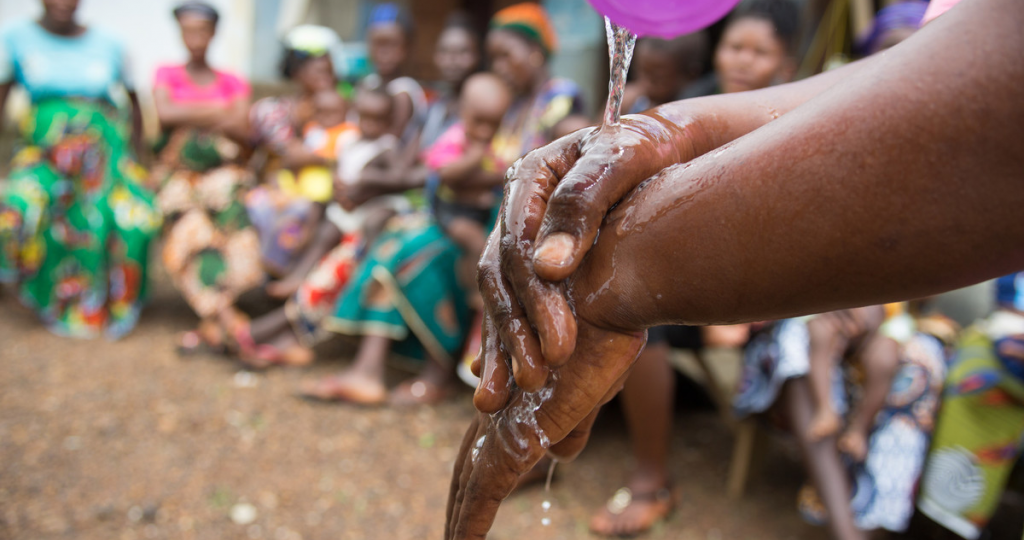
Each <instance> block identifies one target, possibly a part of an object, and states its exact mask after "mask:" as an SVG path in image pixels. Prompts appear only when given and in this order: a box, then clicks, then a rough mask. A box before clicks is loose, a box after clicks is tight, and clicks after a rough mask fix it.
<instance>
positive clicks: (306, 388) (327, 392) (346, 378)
mask: <svg viewBox="0 0 1024 540" xmlns="http://www.w3.org/2000/svg"><path fill="white" fill-rule="evenodd" d="M299 392H300V394H302V396H303V397H307V398H310V399H317V400H321V401H347V402H349V403H356V404H359V405H380V404H382V403H384V402H385V401H387V398H388V391H387V389H386V388H384V384H383V383H381V382H380V381H378V380H375V379H374V378H372V377H367V376H365V375H362V374H360V373H353V372H348V373H341V374H339V375H332V376H329V377H324V378H323V379H320V380H317V381H307V382H305V383H304V384H303V385H302V388H301V389H300V390H299Z"/></svg>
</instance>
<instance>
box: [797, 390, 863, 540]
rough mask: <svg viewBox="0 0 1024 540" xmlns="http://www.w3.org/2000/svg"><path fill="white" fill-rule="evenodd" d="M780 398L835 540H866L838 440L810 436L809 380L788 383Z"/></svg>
mask: <svg viewBox="0 0 1024 540" xmlns="http://www.w3.org/2000/svg"><path fill="white" fill-rule="evenodd" d="M780 397H781V401H780V402H781V404H782V407H783V409H782V411H783V414H785V415H786V417H787V419H788V423H789V426H790V429H792V430H793V433H794V434H795V435H796V437H797V440H798V441H799V443H800V449H801V451H802V452H803V455H804V462H805V465H806V466H807V469H808V472H810V476H811V481H812V483H813V484H814V487H815V488H817V490H818V495H819V496H820V497H821V501H822V503H823V504H824V505H825V509H826V511H827V512H828V521H829V527H830V528H831V529H832V536H833V538H835V539H837V540H864V538H865V534H864V532H863V531H861V530H860V529H858V528H857V526H856V525H855V524H854V523H853V515H852V513H851V511H850V483H849V479H848V476H847V473H846V469H845V468H844V467H843V464H842V461H841V460H840V457H839V452H838V450H836V439H835V437H834V436H829V437H826V438H824V439H820V440H814V439H812V437H811V436H810V434H809V433H808V428H809V425H810V423H811V420H812V417H813V415H814V400H813V398H812V397H811V388H810V384H809V383H808V381H807V378H806V377H800V378H798V379H791V380H789V381H788V382H786V384H785V386H783V388H782V395H781V396H780Z"/></svg>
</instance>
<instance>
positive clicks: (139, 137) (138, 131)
mask: <svg viewBox="0 0 1024 540" xmlns="http://www.w3.org/2000/svg"><path fill="white" fill-rule="evenodd" d="M128 101H129V102H130V103H131V106H132V149H133V150H135V157H136V159H139V160H142V159H145V158H146V145H145V142H144V137H145V131H144V129H143V126H142V107H140V106H139V95H138V94H137V93H135V92H128Z"/></svg>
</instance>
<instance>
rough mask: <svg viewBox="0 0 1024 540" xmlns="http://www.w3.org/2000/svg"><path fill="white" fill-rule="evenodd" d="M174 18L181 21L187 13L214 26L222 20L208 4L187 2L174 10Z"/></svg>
mask: <svg viewBox="0 0 1024 540" xmlns="http://www.w3.org/2000/svg"><path fill="white" fill-rule="evenodd" d="M173 13H174V18H175V19H180V18H181V16H182V15H185V14H186V13H187V14H189V15H196V16H199V17H202V18H204V19H206V20H208V21H210V22H212V23H213V24H214V25H216V24H217V21H219V20H220V13H217V10H216V9H214V8H213V6H211V5H210V4H207V3H206V2H185V3H183V4H181V5H179V6H178V7H176V8H174V12H173Z"/></svg>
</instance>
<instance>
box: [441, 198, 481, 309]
mask: <svg viewBox="0 0 1024 540" xmlns="http://www.w3.org/2000/svg"><path fill="white" fill-rule="evenodd" d="M445 234H447V235H448V237H449V238H451V239H452V241H453V242H455V243H456V244H458V246H459V247H460V248H461V249H462V257H461V258H460V259H459V280H460V281H461V282H462V286H463V287H465V289H466V293H467V297H468V298H467V301H468V302H469V304H470V306H471V307H472V308H473V309H477V310H479V309H481V308H482V307H483V301H482V299H481V298H480V291H479V290H478V289H477V284H476V265H477V262H478V261H479V260H480V254H481V253H483V251H484V246H485V245H486V244H487V231H485V230H484V228H483V226H482V225H480V223H479V222H477V221H474V220H472V219H469V218H464V217H453V218H452V219H451V222H450V223H449V224H448V228H447V229H445Z"/></svg>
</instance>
